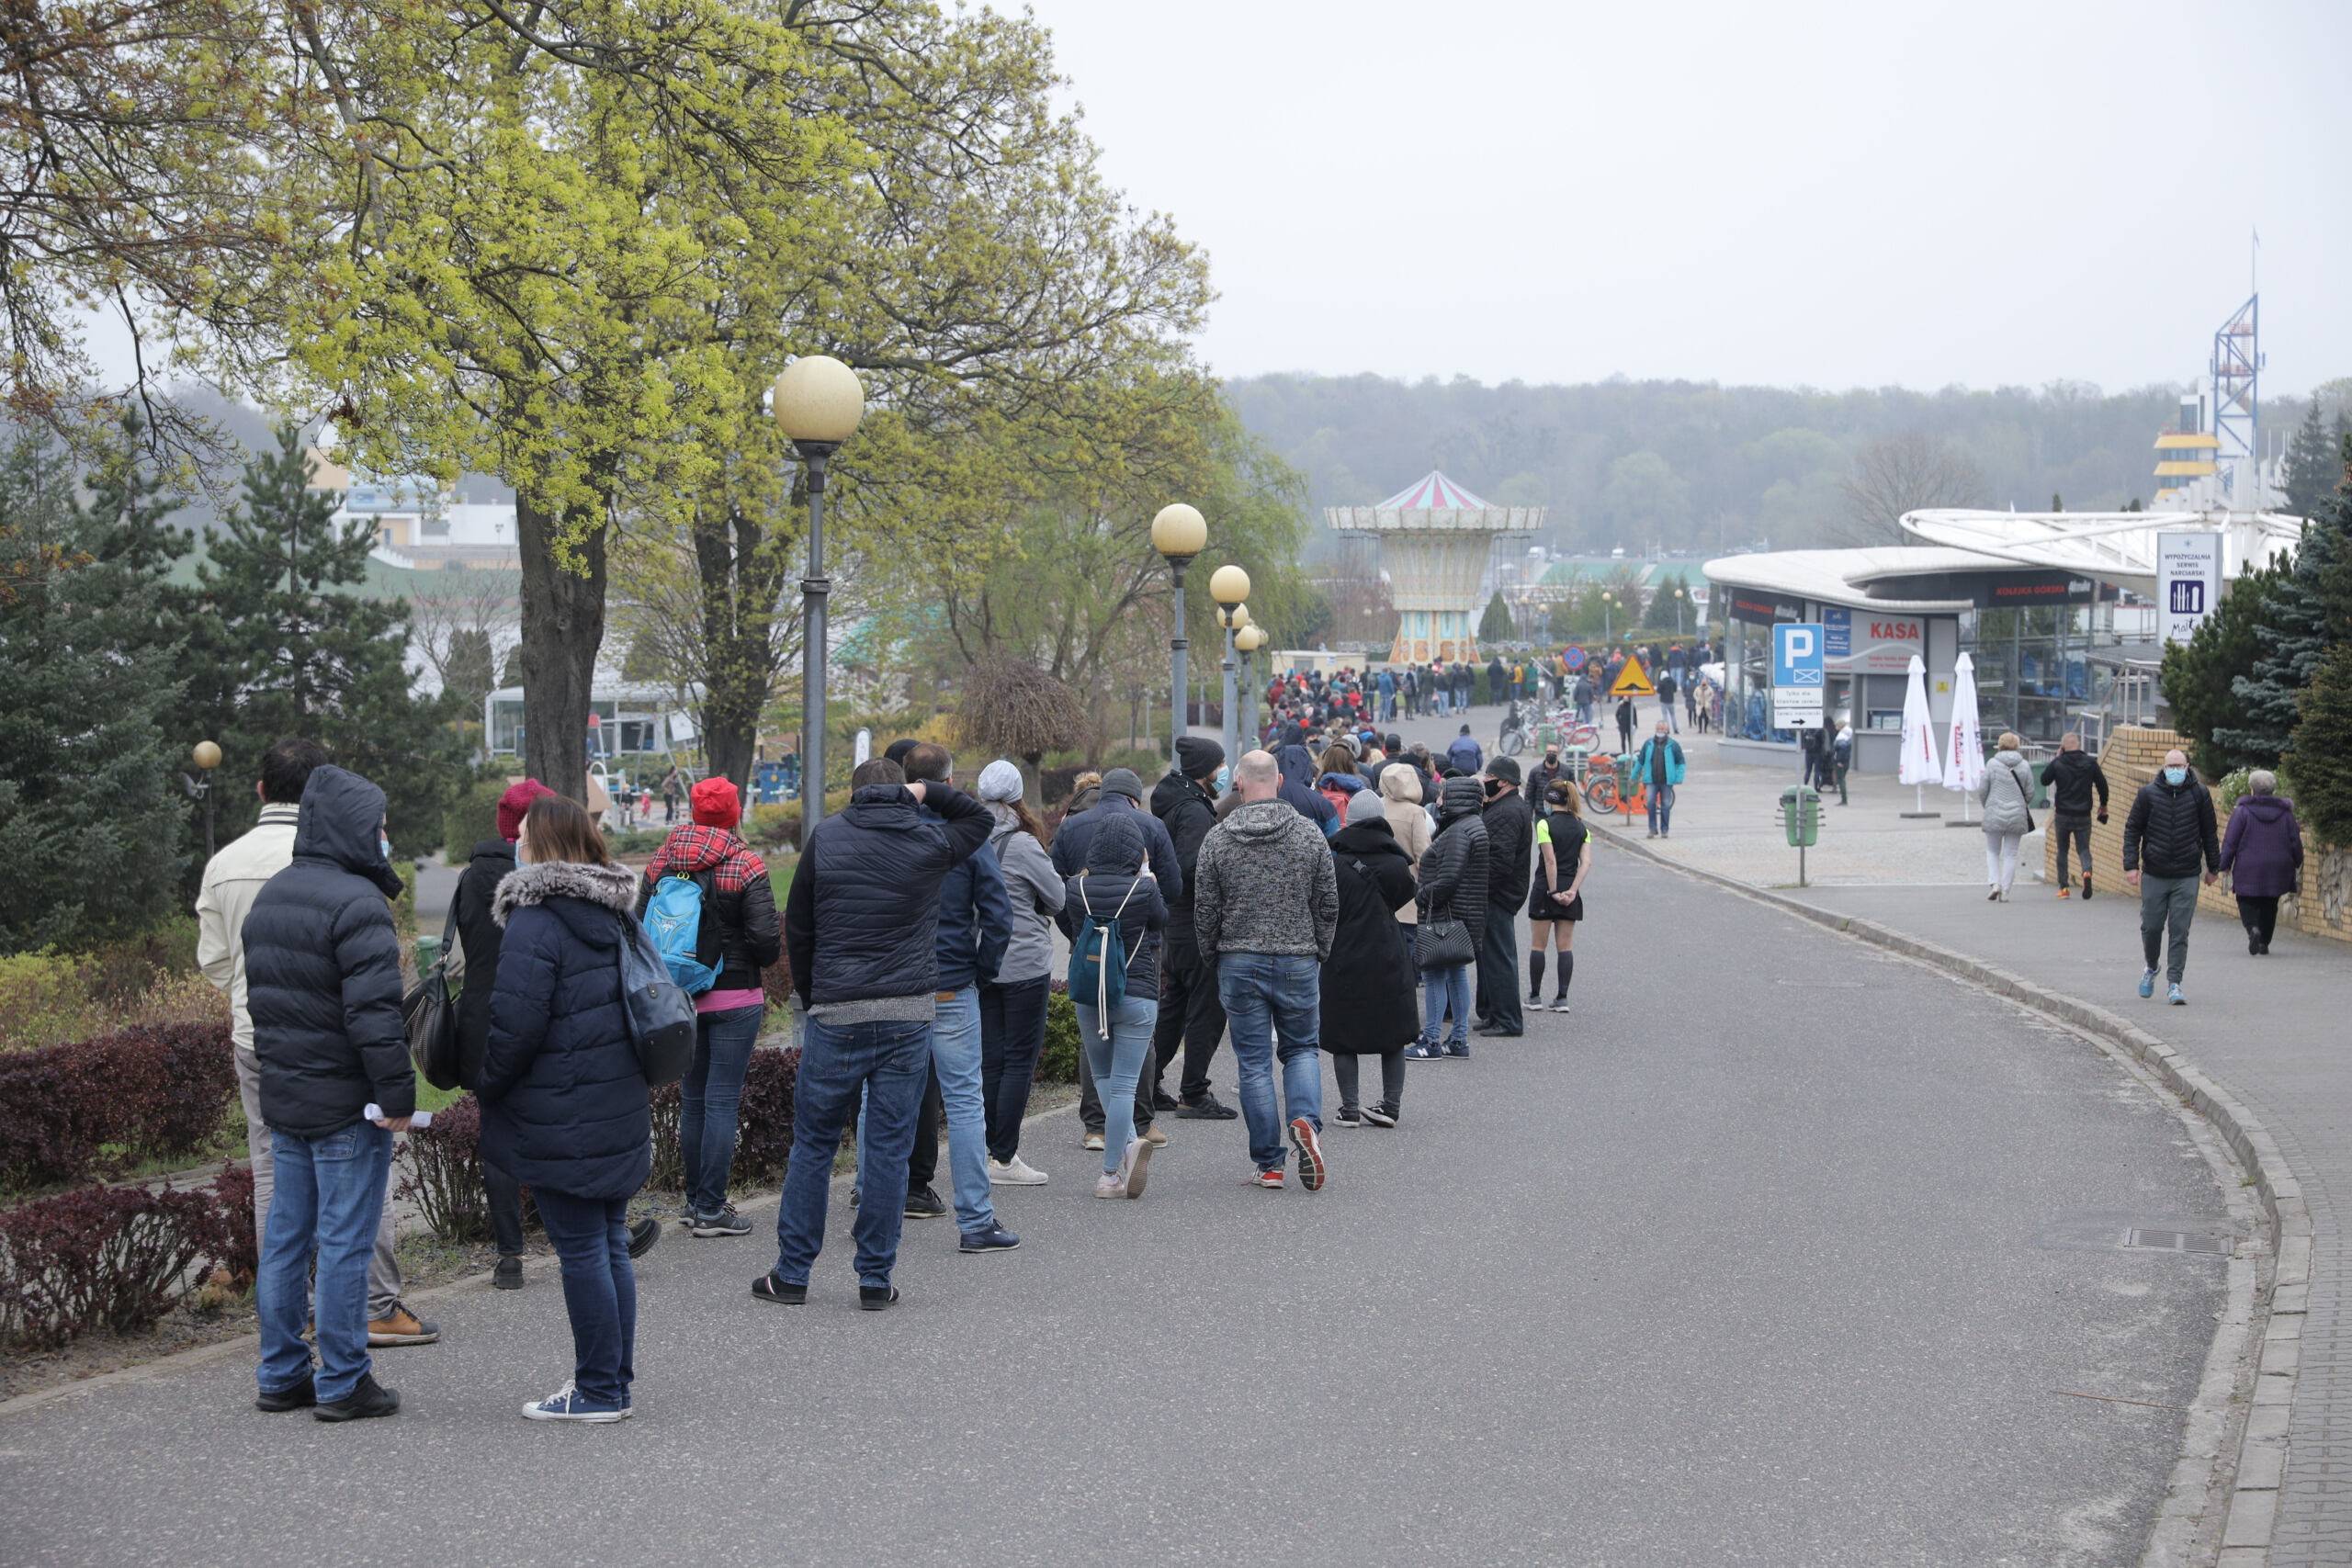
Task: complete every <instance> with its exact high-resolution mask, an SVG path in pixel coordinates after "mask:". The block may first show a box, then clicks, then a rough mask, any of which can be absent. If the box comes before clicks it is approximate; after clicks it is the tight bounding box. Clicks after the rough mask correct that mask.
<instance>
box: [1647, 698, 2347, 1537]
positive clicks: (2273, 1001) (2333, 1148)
mask: <svg viewBox="0 0 2352 1568" xmlns="http://www.w3.org/2000/svg"><path fill="white" fill-rule="evenodd" d="M1712 753H1713V747H1712V746H1711V745H1710V744H1709V743H1708V742H1705V741H1703V740H1701V741H1697V742H1696V743H1695V744H1694V745H1692V747H1691V761H1692V768H1693V776H1692V778H1691V783H1690V784H1688V785H1686V787H1685V788H1684V790H1683V791H1682V792H1681V796H1680V800H1679V803H1678V805H1677V807H1676V815H1675V832H1674V836H1673V838H1672V839H1671V840H1667V841H1665V842H1662V843H1660V844H1657V845H1656V846H1653V847H1655V848H1656V849H1657V850H1658V851H1659V852H1661V853H1663V854H1665V855H1667V856H1668V857H1670V858H1673V859H1676V860H1679V861H1683V862H1685V863H1691V864H1693V865H1696V866H1700V867H1702V868H1703V869H1706V870H1710V871H1714V872H1717V873H1720V874H1725V875H1730V876H1733V877H1736V878H1738V879H1740V880H1743V881H1747V882H1752V883H1756V884H1758V885H1759V886H1782V888H1783V890H1784V891H1793V889H1792V888H1790V887H1788V886H1786V885H1787V884H1789V883H1792V881H1793V877H1792V875H1790V874H1787V873H1788V872H1789V871H1792V869H1793V867H1792V864H1791V863H1792V862H1793V860H1794V858H1795V857H1794V852H1792V851H1790V850H1788V849H1787V848H1786V847H1785V845H1784V844H1783V843H1782V842H1781V838H1780V832H1779V827H1778V823H1777V821H1774V820H1769V819H1768V820H1757V819H1756V818H1757V816H1758V807H1759V806H1760V805H1761V804H1762V802H1763V801H1764V800H1765V799H1766V798H1768V797H1772V798H1777V793H1778V786H1776V785H1774V784H1773V782H1772V781H1773V779H1774V778H1775V777H1776V776H1777V775H1775V774H1773V773H1770V772H1769V771H1767V770H1761V769H1756V768H1747V767H1727V766H1724V765H1723V764H1721V763H1719V762H1717V761H1714V759H1713V755H1712ZM1856 784H1857V785H1858V787H1857V788H1856V790H1855V791H1854V804H1853V805H1852V806H1851V807H1846V808H1844V809H1842V810H1841V809H1839V808H1838V807H1834V806H1833V807H1830V808H1829V812H1828V815H1827V818H1826V826H1825V828H1824V830H1823V845H1822V849H1821V850H1820V851H1818V852H1815V854H1814V855H1813V856H1811V857H1809V858H1810V860H1811V861H1812V868H1813V869H1814V870H1815V874H1816V877H1817V879H1818V882H1819V884H1820V885H1819V886H1815V887H1812V888H1810V889H1807V890H1806V891H1804V892H1803V893H1801V894H1798V895H1797V896H1798V897H1801V898H1803V899H1804V901H1805V902H1808V903H1811V904H1814V905H1816V906H1818V907H1820V908H1826V909H1834V910H1837V911H1839V912H1841V913H1845V914H1851V915H1856V916H1860V917H1862V918H1864V919H1870V920H1872V921H1874V922H1876V923H1878V924H1880V925H1883V926H1886V927H1889V928H1891V929H1893V930H1895V931H1901V932H1903V933H1905V934H1906V935H1909V936H1914V937H1918V938H1921V939H1924V940H1926V941H1928V942H1935V943H1937V944H1939V946H1942V947H1946V948H1950V949H1952V950H1954V951H1956V952H1960V953H1966V954H1969V955H1970V956H1972V957H1974V958H1978V959H1980V960H1982V961H1984V962H1985V963H1988V964H1993V965H1996V967H1999V968H2001V969H2005V970H2007V971H2009V972H2010V973H2012V974H2015V975H2018V976H2022V977H2023V978H2025V979H2028V980H2030V981H2033V982H2035V983H2037V984H2039V985H2041V986H2043V987H2049V988H2051V989H2052V990H2054V991H2056V992H2058V993H2060V994H2062V995H2064V996H2068V997H2072V998H2076V999H2078V1000H2081V1001H2085V1002H2088V1003H2091V1004H2092V1005H2094V1006H2098V1007H2101V1008H2105V1009H2108V1010H2111V1011H2115V1012H2119V1013H2121V1014H2122V1015H2123V1016H2124V1017H2126V1018H2127V1019H2129V1020H2130V1021H2131V1022H2133V1023H2135V1024H2137V1025H2138V1026H2139V1027H2140V1028H2141V1029H2143V1030H2145V1031H2146V1032H2149V1033H2151V1034H2154V1036H2156V1037H2157V1038H2158V1039H2161V1040H2163V1041H2164V1042H2165V1043H2167V1044H2170V1045H2173V1046H2175V1047H2177V1049H2178V1050H2180V1051H2181V1052H2182V1053H2183V1054H2184V1055H2186V1056H2187V1057H2188V1059H2189V1061H2191V1062H2192V1063H2194V1064H2195V1065H2196V1066H2199V1067H2200V1068H2202V1069H2203V1070H2204V1071H2205V1072H2206V1073H2207V1074H2208V1075H2209V1076H2210V1077H2212V1078H2213V1079H2214V1080H2215V1081H2217V1082H2218V1083H2219V1084H2220V1085H2221V1086H2222V1088H2224V1089H2227V1090H2229V1091H2230V1092H2231V1093H2232V1094H2233V1095H2235V1096H2236V1097H2237V1099H2238V1100H2240V1101H2241V1102H2243V1103H2244V1104H2245V1106H2246V1107H2247V1108H2248V1109H2249V1110H2251V1111H2253V1112H2254V1114H2255V1115H2256V1116H2257V1117H2259V1118H2260V1119H2261V1121H2262V1122H2263V1123H2264V1124H2265V1125H2266V1126H2267V1127H2268V1129H2269V1130H2270V1132H2271V1134H2272V1135H2273V1136H2274V1137H2275V1138H2276V1139H2277V1140H2278V1146H2279V1148H2280V1150H2281V1152H2282V1153H2283V1154H2284V1155H2285V1156H2286V1159H2287V1162H2288V1164H2289V1166H2290V1168H2291V1170H2292V1174H2293V1176H2294V1177H2295V1178H2296V1179H2299V1180H2300V1182H2301V1190H2302V1195H2303V1197H2304V1199H2305V1201H2306V1202H2307V1203H2308V1205H2309V1208H2310V1214H2311V1225H2312V1260H2311V1285H2310V1292H2309V1298H2308V1302H2309V1310H2308V1312H2307V1313H2306V1314H2305V1315H2304V1317H2303V1319H2302V1321H2301V1350H2300V1354H2299V1356H2298V1358H2297V1376H2296V1380H2295V1393H2294V1399H2293V1405H2292V1410H2291V1414H2290V1417H2289V1422H2288V1457H2287V1463H2286V1467H2285V1472H2284V1477H2283V1482H2282V1484H2281V1485H2280V1488H2279V1494H2278V1513H2277V1523H2276V1526H2275V1534H2274V1536H2273V1539H2272V1544H2271V1551H2270V1556H2269V1558H2268V1561H2269V1562H2272V1563H2274V1564H2278V1565H2280V1568H2286V1565H2290V1564H2293V1565H2301V1564H2316V1563H2346V1562H2352V1247H2347V1236H2346V1225H2347V1224H2352V1072H2347V1071H2346V1051H2347V1042H2352V1031H2347V1026H2346V1020H2347V1019H2352V949H2347V948H2346V946H2344V945H2343V944H2341V943H2336V942H2324V941H2321V940H2318V939H2314V938H2305V937H2299V936H2294V935H2291V934H2289V933H2286V932H2281V933H2280V934H2279V936H2278V940H2277V942H2276V943H2275V944H2274V945H2273V947H2272V950H2271V953H2270V954H2269V955H2268V956H2267V957H2264V958H2254V957H2251V956H2249V955H2248V953H2246V949H2245V932H2244V931H2242V930H2241V929H2240V928H2239V927H2238V926H2237V924H2236V923H2235V922H2234V921H2232V920H2229V919H2215V918H2214V917H2213V916H2212V915H2211V912H2205V913H2200V915H2199V918H2198V922H2197V926H2196V928H2195V931H2194V935H2193V939H2192V942H2191V944H2190V951H2189V963H2188V973H2187V976H2186V985H2185V989H2186V991H2187V993H2188V998H2189V1005H2188V1006H2187V1007H2185V1008H2171V1007H2166V1006H2164V1005H2162V1003H2161V1002H2160V1001H2153V1002H2143V1001H2141V1000H2140V999H2139V998H2138V997H2137V996H2136V995H2135V994H2134V989H2133V987H2135V985H2136V983H2137V982H2138V980H2139V977H2140V970H2141V954H2140V937H2139V902H2138V898H2137V897H2136V895H2133V894H2132V893H2131V889H2130V888H2129V887H2128V886H2127V885H2126V884H2125V883H2124V882H2123V879H2122V876H2121V873H2120V867H2117V866H2112V865H2105V866H2101V867H2099V868H2098V870H2099V877H2098V883H2099V886H2100V888H2101V889H2102V892H2101V894H2100V896H2099V897H2097V898H2096V899H2093V900H2091V901H2090V902H2088V903H2085V902H2084V901H2083V900H2082V899H2081V898H2080V897H2076V898H2074V899H2070V900H2064V901H2062V900H2060V899H2059V898H2058V897H2057V896H2056V890H2055V889H2054V888H2052V887H2050V886H2045V885H2044V884H2041V883H2040V882H2038V881H2034V880H2032V876H2033V874H2034V873H2035V872H2036V871H2038V870H2039V868H2040V865H2041V856H2040V855H2039V854H2038V853H2029V854H2028V855H2027V857H2026V862H2027V864H2026V868H2025V869H2024V870H2023V871H2021V872H2020V874H2019V878H2018V884H2017V886H2016V889H2015V891H2014V894H2013V899H2012V902H2010V903H2008V904H2005V905H1993V904H1988V903H1987V902H1986V901H1985V881H1984V863H1983V848H1982V836H1981V835H1980V834H1978V833H1975V832H1971V831H1963V830H1955V829H1935V828H1928V829H1920V828H1918V827H1917V826H1915V825H1909V824H1904V823H1902V822H1901V821H1900V819H1899V818H1896V817H1895V816H1894V813H1895V812H1896V811H1897V810H1901V809H1908V808H1909V805H1910V795H1911V792H1910V791H1908V790H1905V789H1902V788H1900V786H1896V785H1893V784H1890V783H1886V782H1883V781H1882V782H1878V783H1875V784H1870V785H1868V786H1861V781H1859V780H1857V781H1856ZM1937 794H1938V792H1935V791H1930V792H1928V799H1929V802H1930V805H1931V806H1932V805H1933V804H1934V803H1935V800H1936V795H1937ZM1944 799H1945V801H1946V802H1947V804H1946V805H1945V806H1944V807H1943V808H1944V809H1945V810H1947V811H1950V810H1951V809H1952V807H1951V804H1949V803H1950V802H1951V801H1953V800H1954V799H1956V797H1954V796H1950V795H1946V796H1945V797H1944ZM1727 803H1728V804H1727ZM2127 804H2128V802H2125V801H2122V800H2118V801H2117V802H2116V803H2115V809H2116V810H2117V811H2118V812H2120V811H2122V810H2123V809H2124V808H2125V807H2126V806H2127ZM1768 816H1769V814H1768ZM1635 830H1636V832H1637V833H1638V832H1639V831H1640V829H1639V828H1638V825H1637V826H1636V829H1635ZM1939 834H1941V835H1943V837H1942V839H1941V840H1939V838H1938V835H1939ZM1923 840H1924V841H1923ZM1644 842H1645V844H1646V843H1647V840H1644ZM1946 844H1948V845H1949V849H1950V852H1949V853H1948V854H1944V855H1943V856H1942V857H1941V858H1940V859H1939V856H1938V851H1939V849H1941V848H1943V847H1944V846H1945V845H1946ZM1871 1016H1872V1017H1873V1018H1880V1017H1883V1011H1882V1010H1880V1009H1878V1008H1875V1007H1873V1008H1872V1009H1871ZM2299 1304H2301V1303H2299V1302H2298V1300H2297V1299H2296V1297H2295V1296H2294V1294H2293V1293H2292V1292H2282V1297H2281V1301H2280V1303H2279V1305H2280V1307H2281V1308H2282V1310H2284V1309H2291V1308H2293V1307H2295V1306H2297V1305H2299ZM2247 1560H2248V1561H2256V1559H2253V1558H2249V1559H2247Z"/></svg>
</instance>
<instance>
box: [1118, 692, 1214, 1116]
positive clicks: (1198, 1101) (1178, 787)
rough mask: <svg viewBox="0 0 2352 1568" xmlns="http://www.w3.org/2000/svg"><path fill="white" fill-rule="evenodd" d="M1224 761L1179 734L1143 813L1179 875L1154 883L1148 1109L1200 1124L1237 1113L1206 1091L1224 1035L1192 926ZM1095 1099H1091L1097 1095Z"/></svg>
mask: <svg viewBox="0 0 2352 1568" xmlns="http://www.w3.org/2000/svg"><path fill="white" fill-rule="evenodd" d="M1224 766H1225V748H1224V747H1222V746H1220V745H1218V744H1217V743H1216V741H1214V740H1211V739H1207V738H1206V737H1205V736H1199V735H1184V736H1179V737H1178V738H1177V740H1176V765H1175V766H1174V767H1172V768H1170V769H1169V770H1168V773H1167V776H1166V777H1164V778H1162V779H1161V780H1160V781H1159V783H1158V784H1155V785H1153V786H1152V791H1151V814H1152V816H1153V817H1155V818H1158V819H1159V825H1160V826H1161V827H1162V828H1165V829H1168V837H1169V839H1170V841H1172V842H1173V843H1174V844H1175V846H1176V863H1177V865H1178V867H1179V868H1180V869H1181V871H1182V884H1181V886H1177V887H1176V889H1175V890H1174V892H1173V893H1170V892H1169V890H1168V889H1166V888H1162V889H1161V893H1162V895H1163V896H1165V897H1167V899H1168V929H1167V931H1166V932H1165V933H1164V936H1163V939H1162V945H1161V947H1160V952H1159V1021H1158V1022H1156V1023H1155V1024H1153V1026H1152V1064H1153V1072H1152V1075H1151V1079H1152V1081H1151V1103H1152V1109H1153V1110H1155V1111H1172V1112H1173V1113H1174V1114H1176V1115H1177V1116H1180V1117H1185V1118H1189V1119H1192V1120H1195V1121H1208V1122H1229V1121H1231V1120H1233V1118H1234V1117H1236V1116H1238V1114H1240V1113H1239V1112H1238V1111H1235V1110H1234V1109H1233V1108H1232V1107H1231V1106H1229V1105H1227V1104H1226V1103H1225V1102H1224V1101H1222V1100H1218V1099H1217V1097H1216V1094H1215V1093H1214V1092H1212V1091H1211V1090H1210V1089H1209V1063H1210V1061H1211V1060H1213V1059H1214V1058H1215V1057H1216V1043H1217V1041H1218V1039H1219V1038H1220V1037H1222V1036H1223V1035H1224V1033H1225V1005H1224V1004H1223V1003H1222V1002H1220V1001H1218V1000H1217V998H1216V963H1215V962H1214V960H1213V955H1211V954H1208V953H1203V952H1202V951H1201V943H1200V939H1199V937H1198V936H1197V935H1196V934H1195V933H1194V931H1193V879H1194V876H1195V874H1197V872H1198V871H1199V869H1200V859H1201V845H1202V844H1203V843H1204V842H1205V841H1206V840H1207V839H1208V836H1209V832H1210V830H1211V829H1214V828H1215V827H1216V782H1215V781H1216V774H1217V770H1218V769H1220V768H1222V767H1224ZM1179 1049H1182V1052H1183V1055H1184V1072H1183V1076H1182V1077H1180V1078H1179V1079H1178V1080H1177V1086H1176V1087H1177V1091H1178V1095H1179V1096H1180V1097H1181V1098H1171V1097H1170V1096H1169V1095H1168V1093H1167V1091H1166V1089H1165V1087H1164V1086H1165V1084H1166V1082H1167V1077H1168V1065H1169V1064H1170V1062H1173V1061H1174V1060H1175V1059H1176V1054H1177V1052H1178V1050H1179ZM1087 1077H1089V1078H1090V1079H1091V1077H1093V1075H1092V1074H1091V1073H1090V1074H1088V1075H1087ZM1137 1098H1138V1099H1140V1098H1141V1096H1140V1094H1138V1096H1137ZM1097 1099H1098V1103H1099V1100H1100V1096H1099V1094H1098V1096H1097Z"/></svg>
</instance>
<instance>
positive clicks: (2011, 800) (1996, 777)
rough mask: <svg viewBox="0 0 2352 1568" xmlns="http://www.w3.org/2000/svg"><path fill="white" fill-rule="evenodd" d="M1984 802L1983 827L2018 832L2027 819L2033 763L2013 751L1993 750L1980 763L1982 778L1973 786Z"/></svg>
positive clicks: (2031, 796)
mask: <svg viewBox="0 0 2352 1568" xmlns="http://www.w3.org/2000/svg"><path fill="white" fill-rule="evenodd" d="M1976 797H1977V798H1978V799H1979V800H1982V801H1983V802H1984V803H1985V831H1986V832H1988V833H2022V832H2024V831H2026V827H2027V823H2028V822H2029V821H2030V819H2031V817H2032V811H2031V808H2030V804H2029V803H2030V802H2031V801H2032V799H2033V764H2032V763H2030V762H2029V761H2026V760H2025V758H2024V757H2022V756H2020V755H2019V754H2018V753H2017V752H2015V751H1996V752H1995V753H1994V754H1993V760H1992V761H1990V762H1987V763H1986V764H1985V782H1984V783H1983V784H1979V785H1978V786H1977V789H1976Z"/></svg>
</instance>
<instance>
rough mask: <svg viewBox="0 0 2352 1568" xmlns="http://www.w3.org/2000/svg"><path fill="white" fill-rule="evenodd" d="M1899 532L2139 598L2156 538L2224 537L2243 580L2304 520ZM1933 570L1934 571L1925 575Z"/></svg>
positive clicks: (2099, 521)
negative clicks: (2176, 535)
mask: <svg viewBox="0 0 2352 1568" xmlns="http://www.w3.org/2000/svg"><path fill="white" fill-rule="evenodd" d="M1903 531H1904V532H1905V533H1906V534H1909V535H1911V536H1914V537H1915V538H1917V539H1919V540H1921V541H1923V542H1925V543H1927V544H1930V545H1940V546H1945V547H1953V548H1958V549H1962V550H1965V551H1968V552H1970V553H1972V554H1973V555H1975V556H1976V557H1978V559H1976V560H1975V561H1973V562H1972V563H1970V564H1971V566H1972V568H1981V567H1983V566H1985V565H1986V564H1988V563H1987V561H1986V560H1985V559H1984V558H1985V557H1990V558H1992V562H1993V563H2006V564H2008V565H2011V566H2030V567H2041V568H2045V569H2048V570H2057V571H2070V572H2077V573H2080V574H2081V575H2083V576H2085V577H2095V578H2098V580H2099V581H2103V582H2111V583H2114V584H2116V585H2117V586H2118V587H2120V588H2128V589H2131V591H2132V592H2135V593H2139V594H2143V595H2153V594H2154V592H2156V536H2157V534H2158V533H2160V532H2176V533H2177V532H2190V531H2194V532H2200V533H2216V534H2219V535H2221V536H2222V575H2223V576H2224V577H2231V578H2234V577H2240V576H2243V575H2244V574H2245V572H2247V571H2248V570H2253V569H2255V568H2256V567H2260V566H2264V565H2266V564H2267V563H2268V562H2270V561H2272V560H2274V559H2276V558H2278V557H2281V556H2285V555H2289V554H2291V553H2292V552H2293V550H2294V548H2295V546H2296V545H2297V544H2298V543H2299V542H2300V541H2301V538H2302V536H2303V520H2302V519H2301V518H2300V517H2289V516H2286V515H2283V514H2281V513H2274V512H2228V511H2223V510H2222V509H2220V508H2216V509H2214V510H2213V511H2211V512H1971V511H1927V512H1906V513H1904V514H1903ZM1923 570H1937V569H1923Z"/></svg>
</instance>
